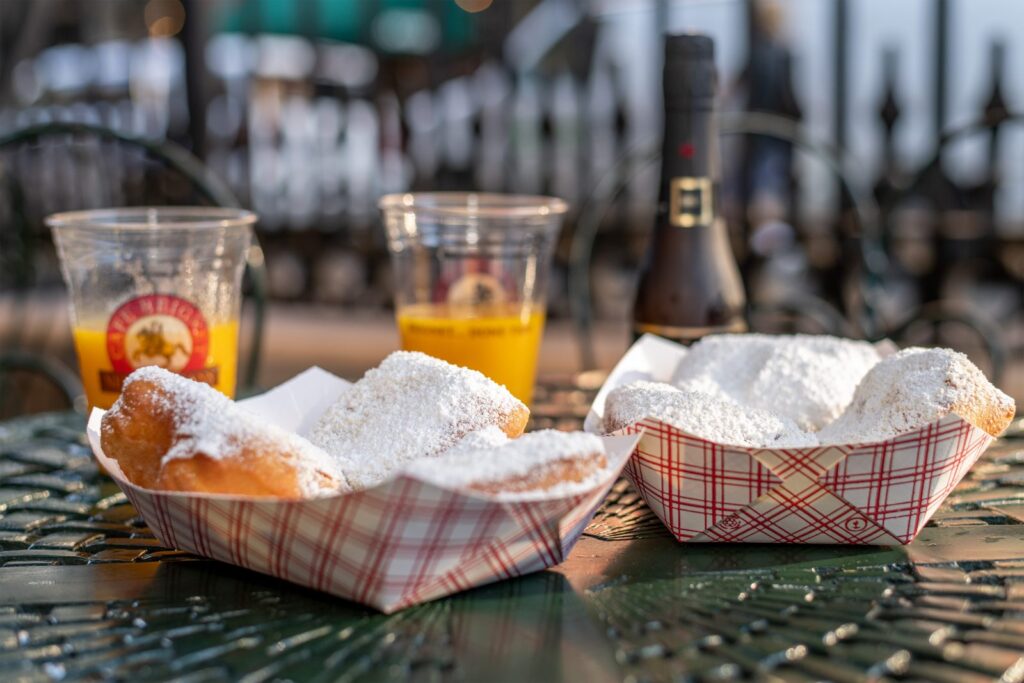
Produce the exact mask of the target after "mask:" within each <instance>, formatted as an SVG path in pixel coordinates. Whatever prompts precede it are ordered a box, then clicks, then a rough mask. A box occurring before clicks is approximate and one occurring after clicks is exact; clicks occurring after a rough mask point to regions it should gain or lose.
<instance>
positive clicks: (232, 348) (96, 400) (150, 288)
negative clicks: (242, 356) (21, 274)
mask: <svg viewBox="0 0 1024 683" xmlns="http://www.w3.org/2000/svg"><path fill="white" fill-rule="evenodd" d="M255 221H256V216H255V215H254V214H252V213H250V212H248V211H240V210H236V209H219V208H205V207H180V208H178V207H175V208H171V207H161V208H125V209H100V210H95V211H77V212H71V213H63V214H56V215H54V216H50V217H49V218H48V219H47V223H48V225H50V227H51V229H52V230H53V235H54V241H55V242H56V245H57V250H58V254H59V256H60V261H61V271H62V273H63V275H64V280H65V282H66V283H67V285H68V290H69V293H70V295H71V297H70V298H71V321H72V336H73V338H74V342H75V350H76V351H77V353H78V364H79V369H80V371H81V375H82V385H83V386H84V388H85V393H86V398H87V399H88V401H89V406H90V408H93V407H98V408H109V407H110V406H111V405H112V404H113V403H114V401H115V400H117V397H118V395H119V394H120V392H121V385H122V384H123V382H124V379H125V378H126V377H127V376H128V375H129V374H131V373H132V372H133V371H134V370H135V369H136V368H140V367H143V366H146V365H159V366H161V367H164V368H167V369H168V370H172V371H174V372H177V373H179V374H182V375H185V376H186V377H190V378H192V379H195V380H197V381H200V382H205V383H207V384H210V385H211V386H213V387H214V388H216V389H218V390H219V391H221V392H223V393H224V394H226V395H228V396H232V397H233V396H234V393H235V383H236V372H237V367H238V315H239V308H240V304H241V296H240V290H241V278H242V270H243V268H244V265H245V254H246V251H247V250H248V248H249V244H250V241H251V238H252V226H253V224H254V223H255Z"/></svg>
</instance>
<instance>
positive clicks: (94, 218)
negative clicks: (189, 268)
mask: <svg viewBox="0 0 1024 683" xmlns="http://www.w3.org/2000/svg"><path fill="white" fill-rule="evenodd" d="M171 218H173V219H174V220H169V219H171ZM258 219H259V217H258V216H257V215H256V214H255V213H254V212H252V211H248V210H246V209H233V208H229V207H221V206H127V207H117V208H105V209H85V210H79V211H62V212H60V213H54V214H51V215H49V216H47V217H46V225H47V226H48V227H49V228H51V229H56V228H73V229H74V230H82V231H90V232H111V231H113V232H146V231H151V230H154V229H160V230H177V231H188V232H191V231H196V230H214V229H220V228H245V227H251V226H253V225H255V224H256V221H257V220H258Z"/></svg>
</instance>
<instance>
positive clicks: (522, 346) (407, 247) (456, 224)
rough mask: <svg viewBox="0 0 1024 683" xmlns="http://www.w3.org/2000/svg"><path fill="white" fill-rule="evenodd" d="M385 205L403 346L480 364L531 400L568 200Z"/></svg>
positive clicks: (406, 199) (433, 196)
mask: <svg viewBox="0 0 1024 683" xmlns="http://www.w3.org/2000/svg"><path fill="white" fill-rule="evenodd" d="M379 206H380V209H381V212H382V213H383V216H384V226H385V228H386V230H387V237H388V247H389V250H390V252H391V257H392V264H393V267H394V280H395V313H396V317H397V322H398V329H399V333H400V335H401V339H402V348H404V349H407V350H412V351H422V352H424V353H427V354H430V355H432V356H435V357H437V358H442V359H444V360H446V361H448V362H450V363H455V364H457V365H462V366H466V367H470V368H473V369H475V370H479V371H480V372H482V373H484V374H485V375H487V376H489V377H490V378H491V379H493V380H494V381H496V382H498V383H499V384H503V385H505V386H506V387H507V388H508V389H509V391H511V392H512V393H513V394H514V395H516V396H517V397H518V398H519V399H520V400H522V401H524V402H525V403H529V402H530V400H531V399H532V397H533V385H534V381H535V379H536V372H537V355H538V353H539V351H540V341H541V336H542V335H543V331H544V317H545V304H546V300H545V297H546V290H547V281H548V276H549V272H550V270H551V257H552V252H553V251H554V245H555V241H556V239H557V237H558V232H559V230H560V229H561V225H562V220H563V218H564V216H565V212H566V210H567V208H568V207H567V205H566V203H565V202H564V201H562V200H561V199H556V198H554V197H539V196H517V195H502V194H472V193H464V192H437V193H418V194H393V195H386V196H384V197H382V198H381V199H380V202H379Z"/></svg>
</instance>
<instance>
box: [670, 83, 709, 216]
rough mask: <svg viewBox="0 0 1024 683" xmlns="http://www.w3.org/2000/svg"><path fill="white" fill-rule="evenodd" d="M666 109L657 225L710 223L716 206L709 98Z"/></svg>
mask: <svg viewBox="0 0 1024 683" xmlns="http://www.w3.org/2000/svg"><path fill="white" fill-rule="evenodd" d="M695 105H697V106H689V107H679V106H669V107H666V109H665V135H664V138H663V142H662V150H661V159H662V161H661V181H660V185H661V187H660V189H659V197H658V207H659V210H658V214H659V220H658V224H659V225H665V226H669V227H674V228H679V229H693V228H701V227H710V226H711V225H712V224H713V223H714V218H715V214H716V213H717V208H718V198H717V193H718V180H719V173H720V171H719V162H718V125H717V122H716V118H715V110H714V107H713V106H711V103H710V102H707V101H705V102H699V101H698V102H695Z"/></svg>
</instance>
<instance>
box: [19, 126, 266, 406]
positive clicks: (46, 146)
mask: <svg viewBox="0 0 1024 683" xmlns="http://www.w3.org/2000/svg"><path fill="white" fill-rule="evenodd" d="M0 192H3V193H5V194H6V196H7V197H8V201H6V202H0V226H4V227H3V229H0V293H2V292H4V291H5V290H6V291H7V292H8V293H9V296H8V297H7V299H8V302H7V303H8V317H7V320H6V326H5V327H6V330H7V333H6V334H5V335H3V336H2V337H0V415H3V414H11V413H12V405H13V404H14V403H15V400H16V398H17V394H18V392H16V391H11V390H10V388H11V381H12V378H13V377H15V376H16V375H18V374H19V373H20V374H28V375H31V376H36V377H42V378H44V379H45V380H47V381H48V382H49V383H50V384H52V385H53V386H55V387H57V388H58V390H59V392H60V393H61V395H62V396H63V397H64V398H65V399H66V400H67V402H68V403H69V404H71V405H75V402H76V398H77V397H78V396H80V395H81V393H82V390H81V384H80V382H78V378H77V374H76V373H74V372H72V371H71V370H69V369H68V366H67V364H65V363H62V362H61V361H60V360H59V359H58V358H55V357H53V356H48V355H45V354H44V353H42V352H40V351H39V350H38V349H37V348H33V347H36V346H38V344H34V343H33V340H30V339H26V338H25V332H24V321H25V319H26V318H27V314H28V313H29V307H30V305H31V303H30V301H29V297H30V296H31V293H32V292H33V291H34V290H35V288H37V287H40V286H42V287H44V288H45V287H49V286H52V287H53V288H54V289H56V288H57V286H58V283H57V270H56V267H55V262H54V259H53V252H52V247H51V241H50V237H49V233H48V231H47V230H46V228H45V227H44V225H43V219H44V217H45V216H46V215H48V214H50V213H53V212H56V211H62V210H71V209H84V208H95V207H100V206H132V205H146V204H149V205H158V204H172V205H173V204H207V205H213V206H224V207H237V206H239V202H238V200H237V199H236V197H235V195H234V193H233V192H232V191H231V189H230V188H229V187H228V186H227V184H225V183H224V181H223V180H221V179H220V178H219V177H217V176H216V175H215V174H214V173H213V172H212V171H210V169H209V168H207V167H206V166H205V165H204V164H203V163H202V162H201V161H200V160H199V159H198V158H196V157H195V156H194V155H192V154H191V153H190V152H189V151H188V150H186V149H185V148H184V147H182V146H180V145H178V144H176V143H174V142H171V141H167V140H151V139H147V138H145V137H141V136H136V135H133V134H130V133H125V132H122V131H117V130H114V129H111V128H107V127H104V126H99V125H92V124H84V123H70V122H51V123H44V124H40V125H33V126H29V127H25V128H21V129H18V130H15V131H12V132H9V133H6V134H3V135H0ZM41 262H42V263H43V265H42V266H41V265H40V264H41ZM246 283H247V291H248V292H249V295H248V296H247V301H248V302H250V306H251V310H252V319H253V330H254V332H253V335H252V339H251V345H250V349H251V350H250V353H249V354H248V356H247V357H246V358H244V359H242V361H241V363H240V372H239V377H240V390H241V391H242V392H245V391H246V390H251V389H252V388H254V387H255V384H256V377H257V372H258V369H259V360H260V352H261V346H262V340H263V328H264V320H265V312H266V272H265V265H264V261H263V252H262V250H261V248H260V246H259V244H258V243H255V244H254V246H253V247H252V248H251V249H250V251H249V254H248V258H247V264H246Z"/></svg>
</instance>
